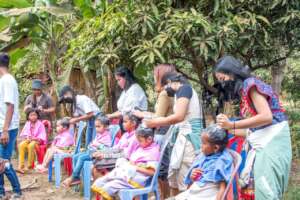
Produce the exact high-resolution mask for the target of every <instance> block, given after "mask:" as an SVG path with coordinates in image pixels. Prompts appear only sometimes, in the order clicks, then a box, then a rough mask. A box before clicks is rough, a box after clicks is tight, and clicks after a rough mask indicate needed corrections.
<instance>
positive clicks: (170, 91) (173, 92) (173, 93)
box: [165, 86, 176, 97]
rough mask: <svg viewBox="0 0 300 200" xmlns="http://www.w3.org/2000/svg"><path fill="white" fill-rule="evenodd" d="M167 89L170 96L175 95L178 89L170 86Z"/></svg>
mask: <svg viewBox="0 0 300 200" xmlns="http://www.w3.org/2000/svg"><path fill="white" fill-rule="evenodd" d="M165 90H166V92H167V94H168V96H169V97H174V96H175V93H176V91H175V90H173V88H171V87H170V86H168V87H166V88H165Z"/></svg>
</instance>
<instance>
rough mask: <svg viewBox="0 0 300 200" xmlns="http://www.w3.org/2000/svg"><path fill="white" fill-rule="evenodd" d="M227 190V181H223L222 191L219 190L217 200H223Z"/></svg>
mask: <svg viewBox="0 0 300 200" xmlns="http://www.w3.org/2000/svg"><path fill="white" fill-rule="evenodd" d="M225 189H226V182H225V181H221V182H220V189H219V192H218V194H217V198H216V200H222V197H223V195H224V192H225Z"/></svg>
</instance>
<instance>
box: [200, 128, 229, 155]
mask: <svg viewBox="0 0 300 200" xmlns="http://www.w3.org/2000/svg"><path fill="white" fill-rule="evenodd" d="M201 141H202V146H201V150H202V152H203V153H204V154H205V155H211V154H215V153H218V152H222V151H223V150H224V149H225V148H226V145H227V143H228V136H227V133H226V131H225V130H224V129H222V128H220V127H218V126H217V125H211V126H209V127H208V128H206V129H204V130H203V132H202V134H201Z"/></svg>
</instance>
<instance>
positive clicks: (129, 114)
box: [123, 112, 142, 127]
mask: <svg viewBox="0 0 300 200" xmlns="http://www.w3.org/2000/svg"><path fill="white" fill-rule="evenodd" d="M125 116H127V117H128V119H129V120H130V121H131V122H134V123H135V124H136V127H138V126H139V125H140V123H141V122H142V119H141V118H138V117H137V116H136V115H134V114H133V113H132V112H126V113H125V114H124V115H123V117H125Z"/></svg>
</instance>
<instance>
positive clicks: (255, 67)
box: [252, 49, 294, 71]
mask: <svg viewBox="0 0 300 200" xmlns="http://www.w3.org/2000/svg"><path fill="white" fill-rule="evenodd" d="M293 50H294V49H291V50H290V51H289V52H288V53H287V54H286V55H285V56H283V57H280V58H277V59H275V60H272V61H271V62H269V63H266V64H263V65H256V66H254V67H252V70H253V71H254V70H257V69H260V68H268V67H270V66H272V65H274V64H276V63H278V62H280V61H282V60H285V59H287V58H288V57H289V56H290V55H291V54H292V52H293Z"/></svg>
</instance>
